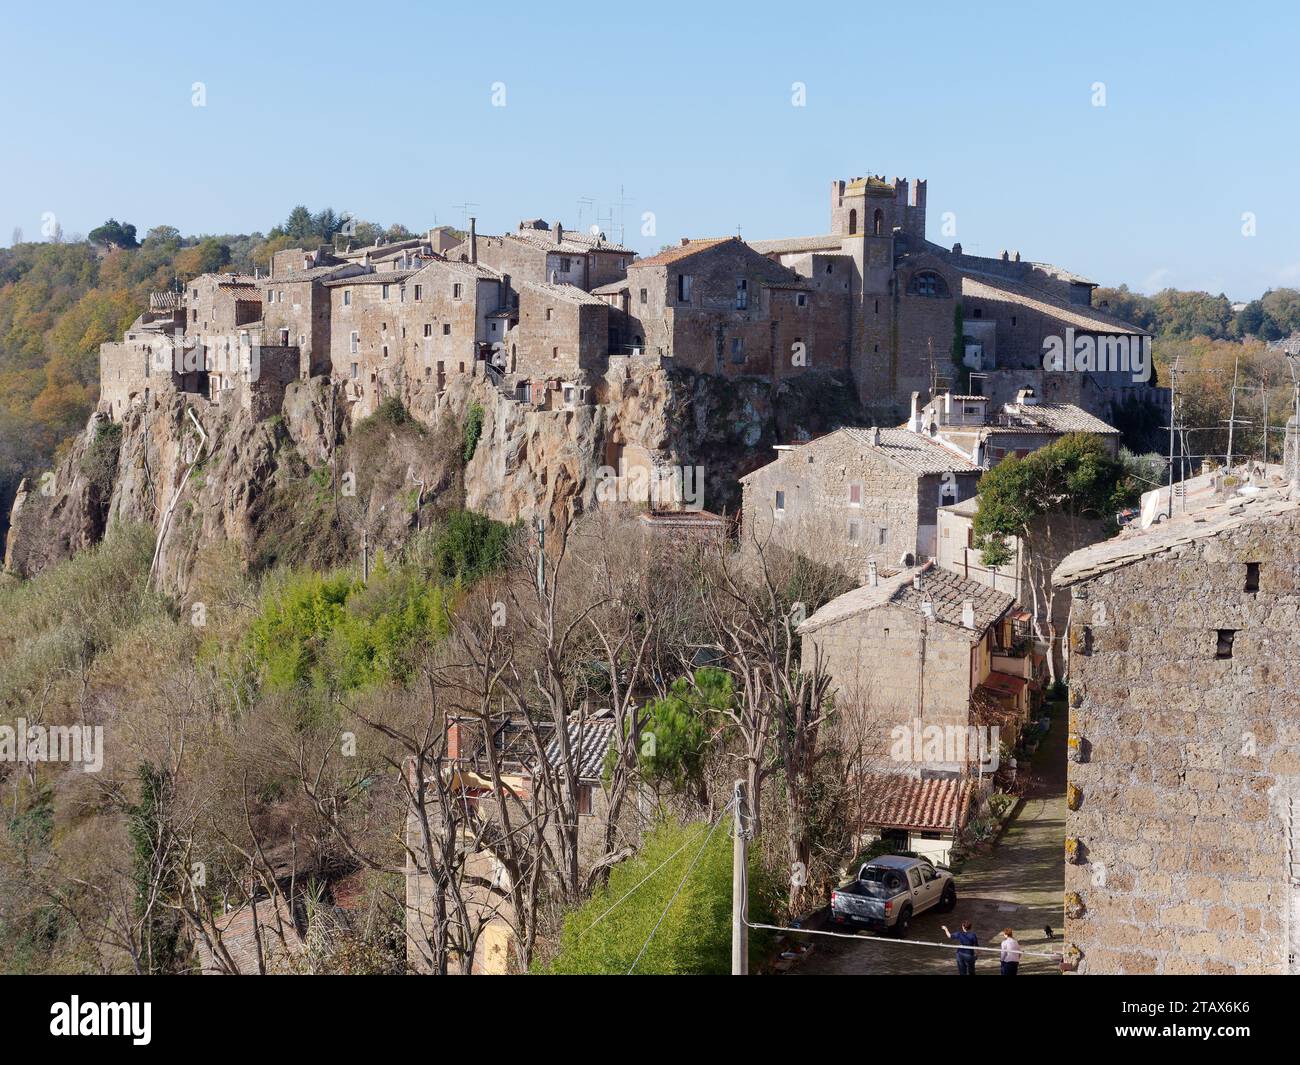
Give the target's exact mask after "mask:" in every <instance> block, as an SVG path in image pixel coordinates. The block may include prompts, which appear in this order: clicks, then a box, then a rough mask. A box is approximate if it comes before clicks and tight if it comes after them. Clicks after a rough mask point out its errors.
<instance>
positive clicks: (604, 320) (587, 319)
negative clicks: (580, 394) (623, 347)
mask: <svg viewBox="0 0 1300 1065" xmlns="http://www.w3.org/2000/svg"><path fill="white" fill-rule="evenodd" d="M517 292H518V304H517V305H516V307H515V319H514V322H513V324H512V325H511V327H510V329H509V331H508V332H507V333H506V336H505V343H504V347H505V368H506V370H507V372H509V373H513V374H517V375H519V379H520V380H521V381H526V382H528V383H529V384H530V386H531V388H532V389H533V391H534V393H535V391H536V388H537V383H538V382H544V381H547V380H555V381H558V382H562V383H563V384H567V385H568V386H570V387H574V386H579V387H581V386H586V385H587V384H588V379H589V378H590V377H593V376H595V375H598V374H599V373H601V372H602V371H603V370H604V369H605V367H606V366H607V365H608V358H609V305H608V304H607V303H606V302H605V301H604V300H602V299H600V298H598V297H596V296H593V295H592V294H591V293H589V292H585V291H583V290H582V289H580V288H577V287H576V286H574V285H559V284H556V285H549V284H548V285H544V284H538V283H537V282H534V281H522V282H518V284H517Z"/></svg>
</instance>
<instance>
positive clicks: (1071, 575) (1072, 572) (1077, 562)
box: [1052, 488, 1300, 585]
mask: <svg viewBox="0 0 1300 1065" xmlns="http://www.w3.org/2000/svg"><path fill="white" fill-rule="evenodd" d="M1297 510H1300V493H1296V494H1292V493H1291V491H1290V490H1289V489H1287V488H1265V489H1262V490H1260V492H1259V493H1258V494H1257V495H1252V496H1234V497H1233V498H1231V499H1229V500H1226V501H1225V502H1223V503H1217V504H1215V505H1213V506H1209V507H1202V508H1201V509H1200V510H1192V511H1188V512H1187V513H1185V514H1175V515H1174V516H1173V517H1172V518H1167V519H1165V520H1163V521H1160V522H1157V523H1156V524H1154V525H1151V526H1149V527H1148V528H1146V529H1141V530H1138V529H1135V528H1133V527H1132V526H1129V527H1128V528H1126V529H1124V530H1123V531H1122V532H1121V533H1120V534H1119V535H1118V536H1114V537H1112V538H1111V539H1109V540H1104V541H1102V542H1101V543H1099V544H1093V545H1092V546H1091V547H1085V548H1082V549H1080V550H1078V551H1075V552H1074V553H1073V554H1071V555H1067V556H1066V557H1065V559H1064V561H1062V562H1061V564H1060V565H1059V566H1057V567H1056V572H1055V573H1053V574H1052V583H1053V584H1056V585H1070V584H1076V583H1078V582H1079V581H1086V580H1088V579H1090V578H1092V577H1096V576H1098V575H1099V574H1102V573H1108V572H1110V571H1111V570H1115V569H1119V568H1120V567H1121V566H1127V565H1129V564H1130V563H1132V562H1140V561H1142V560H1143V559H1146V558H1150V557H1151V556H1152V555H1157V554H1161V553H1162V552H1165V551H1173V550H1176V549H1177V548H1179V547H1182V546H1183V545H1185V544H1190V543H1194V542H1195V541H1197V540H1204V539H1206V538H1208V537H1211V536H1218V535H1219V534H1220V533H1225V532H1230V531H1232V530H1233V529H1239V528H1241V527H1242V526H1243V525H1250V524H1252V523H1254V522H1256V521H1264V520H1266V519H1269V518H1275V517H1279V516H1282V515H1288V514H1293V513H1295V512H1296V511H1297Z"/></svg>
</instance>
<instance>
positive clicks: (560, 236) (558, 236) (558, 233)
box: [555, 222, 564, 244]
mask: <svg viewBox="0 0 1300 1065" xmlns="http://www.w3.org/2000/svg"><path fill="white" fill-rule="evenodd" d="M555 243H556V244H563V243H564V227H563V226H562V225H560V223H559V222H556V223H555Z"/></svg>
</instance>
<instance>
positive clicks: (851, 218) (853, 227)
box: [849, 208, 858, 236]
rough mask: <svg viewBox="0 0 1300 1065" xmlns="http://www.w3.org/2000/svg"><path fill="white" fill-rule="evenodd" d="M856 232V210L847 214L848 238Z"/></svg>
mask: <svg viewBox="0 0 1300 1065" xmlns="http://www.w3.org/2000/svg"><path fill="white" fill-rule="evenodd" d="M857 231H858V212H857V210H856V208H855V209H854V210H852V211H850V212H849V236H853V234H854V233H856V232H857Z"/></svg>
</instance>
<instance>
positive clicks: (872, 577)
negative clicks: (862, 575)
mask: <svg viewBox="0 0 1300 1065" xmlns="http://www.w3.org/2000/svg"><path fill="white" fill-rule="evenodd" d="M879 583H880V577H879V575H878V574H877V573H876V560H875V559H874V558H873V559H871V560H870V561H868V562H867V584H868V585H870V586H871V587H872V588H874V587H876V585H878V584H879Z"/></svg>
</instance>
